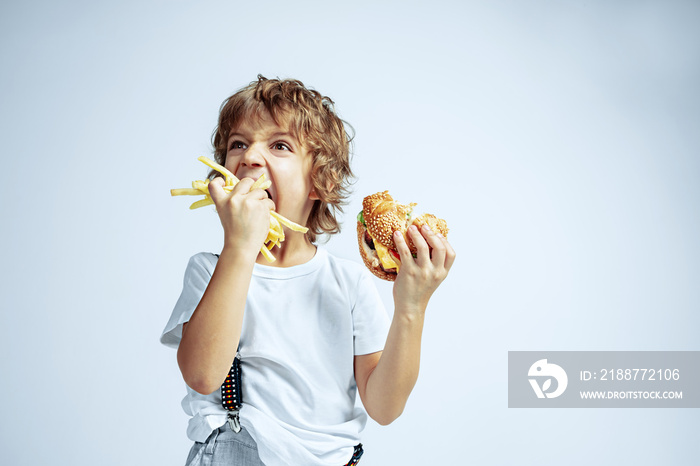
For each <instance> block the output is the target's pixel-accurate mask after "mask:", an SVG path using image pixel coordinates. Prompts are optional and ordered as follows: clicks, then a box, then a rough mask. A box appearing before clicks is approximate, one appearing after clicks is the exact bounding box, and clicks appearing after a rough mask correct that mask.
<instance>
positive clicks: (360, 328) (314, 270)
mask: <svg viewBox="0 0 700 466" xmlns="http://www.w3.org/2000/svg"><path fill="white" fill-rule="evenodd" d="M217 260H218V257H217V256H216V255H214V254H210V253H199V254H196V255H194V256H192V258H191V259H190V261H189V264H188V265H187V269H186V270H185V279H184V286H183V290H182V294H181V295H180V298H179V299H178V301H177V304H176V305H175V309H174V310H173V313H172V315H171V317H170V320H169V321H168V324H167V325H166V326H165V329H164V330H163V334H162V336H161V339H160V341H161V343H163V344H164V345H167V346H170V347H173V348H177V346H178V345H179V343H180V340H181V338H182V324H183V323H185V322H187V321H188V320H189V319H190V317H191V316H192V313H193V312H194V310H195V308H196V307H197V304H198V303H199V301H200V299H201V298H202V295H203V294H204V290H205V289H206V287H207V285H208V283H209V280H210V278H211V276H212V273H213V272H214V268H215V266H216V263H217ZM388 329H389V318H388V316H387V313H386V310H385V308H384V305H383V303H382V301H381V299H380V297H379V294H378V293H377V290H376V288H375V286H374V283H373V282H372V280H371V276H370V274H369V272H368V271H367V270H366V269H365V267H364V266H363V265H361V264H359V263H355V262H351V261H348V260H344V259H340V258H337V257H334V256H332V255H331V254H329V253H328V252H327V251H326V250H325V249H324V248H322V247H318V248H317V251H316V255H315V256H314V257H313V259H311V260H310V261H309V262H307V263H305V264H301V265H298V266H294V267H287V268H280V267H269V266H264V265H259V264H255V268H254V270H253V276H252V280H251V284H250V289H249V292H248V296H247V300H246V308H245V313H244V317H243V330H242V334H241V345H240V353H241V358H242V359H241V371H242V374H243V375H242V377H243V379H242V391H243V406H242V407H241V411H240V417H241V424H242V425H243V426H244V427H245V428H246V429H247V430H248V431H249V432H250V435H251V436H252V437H253V439H255V441H256V443H257V446H258V453H259V455H260V459H261V460H262V461H263V462H264V463H265V464H267V465H270V466H275V465H285V464H303V465H306V466H315V465H318V466H321V465H333V466H337V465H342V464H345V463H346V462H347V461H348V460H349V459H350V457H351V456H352V452H353V446H354V445H356V444H357V443H359V434H360V431H362V429H363V428H364V426H365V424H366V422H367V415H366V413H365V411H364V410H363V409H362V408H360V407H358V406H356V403H355V400H356V393H357V385H356V383H355V376H354V368H353V362H354V356H355V355H362V354H370V353H374V352H376V351H381V350H382V349H383V348H384V344H385V342H386V336H387V333H388ZM182 407H183V409H184V410H185V412H186V413H187V414H188V415H190V416H192V418H191V419H190V421H189V425H188V428H187V436H188V437H189V438H190V439H191V440H194V441H199V442H204V441H205V440H206V439H207V437H208V436H209V434H210V433H211V432H212V430H214V429H217V428H219V427H220V426H222V425H224V424H225V423H226V411H225V410H224V408H223V407H222V405H221V393H220V390H215V391H214V393H212V394H210V395H201V394H199V393H197V392H195V391H194V390H192V389H191V388H190V387H187V396H185V398H184V399H183V400H182Z"/></svg>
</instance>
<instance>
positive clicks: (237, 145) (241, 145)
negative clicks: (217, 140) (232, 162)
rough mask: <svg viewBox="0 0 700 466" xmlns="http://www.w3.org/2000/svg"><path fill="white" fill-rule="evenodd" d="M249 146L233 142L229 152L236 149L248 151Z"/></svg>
mask: <svg viewBox="0 0 700 466" xmlns="http://www.w3.org/2000/svg"><path fill="white" fill-rule="evenodd" d="M247 147H248V146H246V145H245V143H244V142H241V141H233V142H232V143H231V145H230V146H229V148H228V150H235V149H246V148H247Z"/></svg>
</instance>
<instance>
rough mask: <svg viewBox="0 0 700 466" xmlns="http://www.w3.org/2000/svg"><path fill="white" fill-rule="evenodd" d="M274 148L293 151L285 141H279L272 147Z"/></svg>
mask: <svg viewBox="0 0 700 466" xmlns="http://www.w3.org/2000/svg"><path fill="white" fill-rule="evenodd" d="M272 148H273V149H275V150H288V151H290V152H291V151H292V148H291V147H290V146H289V144H287V143H286V142H283V141H278V142H276V143H274V144H273V145H272Z"/></svg>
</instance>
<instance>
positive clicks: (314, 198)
mask: <svg viewBox="0 0 700 466" xmlns="http://www.w3.org/2000/svg"><path fill="white" fill-rule="evenodd" d="M309 199H311V200H312V201H318V200H319V199H320V197H318V194H316V188H311V192H310V193H309Z"/></svg>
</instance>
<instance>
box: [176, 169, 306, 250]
mask: <svg viewBox="0 0 700 466" xmlns="http://www.w3.org/2000/svg"><path fill="white" fill-rule="evenodd" d="M197 160H199V161H200V162H202V163H203V164H205V165H207V166H209V167H211V168H212V169H214V170H216V171H218V172H219V173H221V174H222V175H223V176H224V180H225V181H224V187H223V189H224V191H225V192H227V193H230V192H231V191H232V190H233V187H234V186H236V184H238V182H239V181H240V180H239V179H238V178H236V175H234V174H233V173H231V172H230V171H229V170H228V169H226V167H223V166H221V165H219V164H218V163H216V162H214V161H213V160H211V159H209V158H207V157H204V156H201V157H199V158H198V159H197ZM209 181H210V180H195V181H193V182H192V187H191V188H178V189H171V190H170V195H171V196H201V195H204V198H203V199H200V200H198V201H195V202H193V203H192V205H190V209H198V208H200V207H204V206H207V205H212V204H214V201H213V200H212V198H211V195H210V194H209ZM270 186H272V182H271V181H270V180H268V179H266V178H265V174H263V175H261V176H260V178H258V179H257V180H256V181H255V183H253V185H252V186H251V187H250V189H251V190H253V189H263V190H264V189H268V188H269V187H270ZM282 225H284V226H286V227H287V228H289V229H290V230H292V231H298V232H300V233H306V232H307V231H309V229H308V228H306V227H303V226H301V225H299V224H297V223H294V222H292V221H291V220H289V219H286V218H285V217H283V216H282V215H280V214H278V213H277V212H275V211H274V210H271V211H270V230H269V231H268V233H267V238H265V242H264V244H263V247H262V248H260V253H261V254H262V255H263V257H265V259H267V261H268V262H274V261H275V260H276V259H275V256H273V255H272V253H271V252H270V250H271V249H272V248H274V247H275V246H277V247H280V246H281V243H282V241H284V229H283V228H282Z"/></svg>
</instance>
